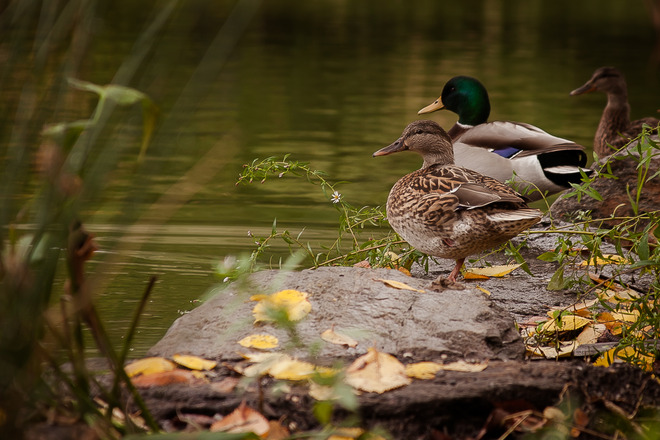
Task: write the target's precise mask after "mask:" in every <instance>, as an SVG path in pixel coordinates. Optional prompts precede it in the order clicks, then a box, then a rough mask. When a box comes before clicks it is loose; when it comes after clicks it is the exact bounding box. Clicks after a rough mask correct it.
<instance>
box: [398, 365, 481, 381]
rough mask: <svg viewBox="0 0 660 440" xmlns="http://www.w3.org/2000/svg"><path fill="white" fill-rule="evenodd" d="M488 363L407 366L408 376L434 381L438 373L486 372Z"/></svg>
mask: <svg viewBox="0 0 660 440" xmlns="http://www.w3.org/2000/svg"><path fill="white" fill-rule="evenodd" d="M487 367H488V363H487V362H484V363H481V364H470V363H468V362H465V361H456V362H450V363H448V364H439V363H436V362H417V363H414V364H408V365H406V374H407V375H408V376H409V377H413V378H415V379H433V378H434V377H435V375H436V374H437V373H438V371H462V372H464V373H478V372H480V371H483V370H485V369H486V368H487Z"/></svg>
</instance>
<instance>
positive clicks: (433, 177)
mask: <svg viewBox="0 0 660 440" xmlns="http://www.w3.org/2000/svg"><path fill="white" fill-rule="evenodd" d="M425 171H426V172H425V173H420V175H419V176H418V179H419V181H418V182H416V184H417V185H419V186H418V187H419V188H425V191H424V193H426V194H443V193H444V194H452V195H454V196H455V197H457V198H458V204H457V206H456V208H455V209H475V208H481V207H484V206H487V205H491V204H494V203H509V204H511V203H513V204H515V205H516V207H524V206H526V205H525V199H523V198H522V196H520V194H518V193H517V192H515V191H514V190H513V189H511V188H510V187H509V186H507V185H505V184H503V183H502V182H500V181H499V180H496V179H493V178H491V177H488V176H484V175H482V174H479V173H477V172H475V171H472V170H469V169H466V168H463V167H458V166H447V165H442V166H431V167H429V168H427V169H426V170H425Z"/></svg>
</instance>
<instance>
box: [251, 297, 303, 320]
mask: <svg viewBox="0 0 660 440" xmlns="http://www.w3.org/2000/svg"><path fill="white" fill-rule="evenodd" d="M308 296H309V295H308V294H307V293H306V292H300V291H298V290H291V289H289V290H281V291H279V292H275V293H273V294H272V295H253V296H252V297H250V300H252V301H259V302H258V303H257V305H256V306H254V309H253V310H252V314H253V315H254V322H262V321H273V320H274V319H273V317H272V315H271V313H272V311H277V310H283V311H285V312H286V314H287V317H288V319H289V321H300V320H301V319H303V318H304V317H305V316H307V314H308V313H309V312H310V311H311V310H312V304H311V303H310V302H309V301H308V300H307V297H308Z"/></svg>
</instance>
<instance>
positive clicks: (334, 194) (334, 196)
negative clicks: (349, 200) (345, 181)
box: [330, 191, 341, 203]
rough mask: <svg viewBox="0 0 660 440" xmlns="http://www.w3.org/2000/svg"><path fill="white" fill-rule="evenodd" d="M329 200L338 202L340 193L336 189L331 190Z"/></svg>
mask: <svg viewBox="0 0 660 440" xmlns="http://www.w3.org/2000/svg"><path fill="white" fill-rule="evenodd" d="M330 200H332V203H339V202H340V201H341V194H339V193H338V192H337V191H335V192H333V193H332V196H330Z"/></svg>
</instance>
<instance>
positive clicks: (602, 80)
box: [570, 67, 660, 158]
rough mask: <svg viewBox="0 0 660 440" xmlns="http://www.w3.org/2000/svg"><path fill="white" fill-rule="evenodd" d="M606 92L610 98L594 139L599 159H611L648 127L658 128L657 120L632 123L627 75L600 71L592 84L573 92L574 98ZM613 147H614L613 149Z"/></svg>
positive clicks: (592, 78) (641, 120) (604, 70)
mask: <svg viewBox="0 0 660 440" xmlns="http://www.w3.org/2000/svg"><path fill="white" fill-rule="evenodd" d="M595 91H598V92H604V93H606V94H607V105H606V106H605V110H603V115H602V116H601V117H600V123H599V124H598V129H597V130H596V136H595V137H594V151H595V152H596V154H598V157H600V158H603V157H606V156H609V155H610V154H612V153H613V152H614V151H613V150H612V147H614V148H615V149H619V148H621V147H623V146H624V145H625V144H627V143H628V142H629V141H630V139H631V138H634V137H636V136H637V135H639V134H640V133H641V132H642V126H643V125H644V124H647V125H650V126H651V127H657V126H658V124H660V120H658V119H657V118H652V117H648V118H643V119H638V120H636V121H631V120H630V104H629V103H628V87H627V86H626V79H625V78H624V76H623V74H622V73H621V72H620V71H619V70H617V69H615V68H614V67H600V68H598V69H596V71H595V72H594V74H593V75H592V76H591V78H590V79H589V81H587V82H586V83H584V85H582V86H581V87H578V88H577V89H575V90H573V91H572V92H571V93H570V94H571V96H575V95H582V94H584V93H589V92H595ZM610 146H611V147H610Z"/></svg>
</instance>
